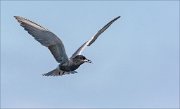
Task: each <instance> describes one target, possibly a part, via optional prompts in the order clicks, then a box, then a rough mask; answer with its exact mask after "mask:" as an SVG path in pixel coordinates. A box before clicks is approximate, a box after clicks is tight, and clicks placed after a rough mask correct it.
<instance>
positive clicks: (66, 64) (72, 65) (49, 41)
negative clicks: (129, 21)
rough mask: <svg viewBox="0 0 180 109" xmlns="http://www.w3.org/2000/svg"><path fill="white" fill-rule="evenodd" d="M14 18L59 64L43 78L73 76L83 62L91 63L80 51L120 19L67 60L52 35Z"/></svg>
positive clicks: (42, 28) (26, 21)
mask: <svg viewBox="0 0 180 109" xmlns="http://www.w3.org/2000/svg"><path fill="white" fill-rule="evenodd" d="M14 17H15V18H16V19H17V21H18V22H19V23H20V25H21V26H22V27H23V28H24V29H25V30H26V31H27V32H28V33H29V34H30V35H32V36H33V37H34V38H35V40H37V41H38V42H40V43H41V44H42V45H43V46H45V47H48V49H49V50H50V52H51V53H52V55H53V56H54V58H55V59H56V61H57V62H58V63H60V64H59V65H58V67H57V68H56V69H54V70H52V71H50V72H48V73H46V74H43V75H44V76H61V75H65V74H74V73H77V72H76V71H75V70H76V69H77V68H78V67H79V66H80V65H81V64H83V63H85V62H88V63H91V61H90V60H88V59H87V58H86V57H85V56H83V55H81V53H82V51H83V50H84V49H85V48H86V47H87V46H90V45H91V44H92V43H93V42H94V41H95V40H96V39H97V38H98V37H99V36H100V35H101V34H102V33H103V32H104V31H105V30H106V29H107V28H108V27H109V26H110V25H111V24H112V23H113V22H114V21H116V20H117V19H119V18H120V16H118V17H116V18H114V19H113V20H111V21H110V22H109V23H107V24H106V25H105V26H104V27H103V28H102V29H100V30H99V31H98V32H97V33H96V34H95V35H94V36H93V37H92V38H91V39H90V40H88V41H86V42H85V43H84V44H83V45H81V46H80V47H79V48H78V49H77V50H76V51H75V52H74V54H73V55H72V56H71V57H70V58H68V56H67V54H66V51H65V47H64V45H63V43H62V41H61V40H60V39H59V38H58V37H57V36H56V35H55V34H54V33H52V32H51V31H49V30H48V29H46V28H44V27H42V26H40V25H39V24H37V23H35V22H32V21H30V20H28V19H25V18H23V17H20V16H14Z"/></svg>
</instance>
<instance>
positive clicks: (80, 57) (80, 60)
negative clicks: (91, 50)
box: [73, 55, 92, 64]
mask: <svg viewBox="0 0 180 109" xmlns="http://www.w3.org/2000/svg"><path fill="white" fill-rule="evenodd" d="M73 61H75V62H77V63H80V64H83V63H85V62H87V63H92V61H91V60H89V59H87V58H86V57H85V56H83V55H77V56H76V57H74V58H73Z"/></svg>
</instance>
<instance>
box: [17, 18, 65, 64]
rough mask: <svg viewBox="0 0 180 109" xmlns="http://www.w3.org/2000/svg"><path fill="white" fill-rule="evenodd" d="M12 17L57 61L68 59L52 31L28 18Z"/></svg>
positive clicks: (62, 46) (61, 44) (60, 42)
mask: <svg viewBox="0 0 180 109" xmlns="http://www.w3.org/2000/svg"><path fill="white" fill-rule="evenodd" d="M14 17H15V18H16V19H17V21H18V22H19V23H20V25H21V26H22V27H23V28H24V29H25V30H26V31H27V32H28V33H29V34H30V35H32V36H33V37H34V38H35V40H37V41H38V42H39V43H41V44H42V45H43V46H46V47H48V48H49V50H50V51H51V53H52V55H53V56H54V58H55V59H56V61H57V62H59V63H61V62H62V61H66V60H68V57H67V55H66V51H65V48H64V45H63V43H62V41H61V40H60V39H59V38H58V37H57V36H56V35H55V34H54V33H52V32H51V31H49V30H48V29H46V28H44V27H42V26H41V25H39V24H37V23H35V22H32V21H30V20H28V19H25V18H23V17H20V16H14Z"/></svg>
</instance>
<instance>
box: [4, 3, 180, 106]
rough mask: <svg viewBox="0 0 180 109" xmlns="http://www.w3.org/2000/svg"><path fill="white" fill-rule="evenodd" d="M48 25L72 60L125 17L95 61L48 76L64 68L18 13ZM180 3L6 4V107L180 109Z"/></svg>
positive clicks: (92, 54)
mask: <svg viewBox="0 0 180 109" xmlns="http://www.w3.org/2000/svg"><path fill="white" fill-rule="evenodd" d="M15 15H16V16H17V15H18V16H23V17H26V18H28V19H30V20H32V21H35V22H37V23H39V24H40V25H43V26H44V27H46V28H48V29H49V30H51V31H52V32H54V33H55V34H56V35H58V37H59V38H61V40H62V41H63V43H64V45H65V48H66V52H67V54H68V56H71V55H72V53H73V52H74V51H75V50H76V49H77V48H78V47H79V46H80V45H81V44H82V43H84V41H86V40H88V39H89V38H91V36H92V35H94V34H95V33H96V32H97V31H98V30H99V29H100V28H102V27H103V26H104V25H105V24H106V23H107V22H109V21H110V20H111V19H113V18H114V17H117V16H122V17H121V18H120V19H118V20H117V21H116V22H115V23H114V24H113V25H112V26H111V27H110V28H109V29H108V30H107V31H105V32H104V33H103V34H102V35H101V36H100V37H99V39H98V40H97V41H96V42H95V43H94V44H93V45H92V46H90V47H88V48H87V49H86V50H85V51H84V52H83V55H85V56H86V57H87V58H89V59H91V60H92V61H93V64H84V65H82V66H81V67H80V68H79V69H78V70H77V71H78V73H77V74H74V75H65V76H62V77H44V76H42V75H41V74H43V73H46V72H48V71H50V70H52V69H54V68H55V67H56V66H57V65H58V63H56V61H55V59H54V58H53V56H52V55H51V54H50V52H49V51H48V49H47V48H45V47H43V46H41V45H40V44H39V43H38V42H36V41H35V40H34V39H33V38H32V37H31V36H30V35H29V34H28V33H27V32H26V31H24V30H23V28H22V27H20V26H19V24H18V23H17V21H16V20H15V19H14V17H13V16H15ZM179 23H180V22H179V1H87V2H83V1H74V2H73V1H68V2H66V1H29V2H27V1H26V2H24V1H14V2H13V1H1V107H2V108H35V107H36V108H38V107H39V108H63V107H78V108H80V107H91V108H92V107H103V108H104V107H106V108H112V107H118V108H125V107H126V108H178V107H179V104H178V103H179Z"/></svg>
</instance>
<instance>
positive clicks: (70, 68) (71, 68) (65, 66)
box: [59, 65, 79, 72]
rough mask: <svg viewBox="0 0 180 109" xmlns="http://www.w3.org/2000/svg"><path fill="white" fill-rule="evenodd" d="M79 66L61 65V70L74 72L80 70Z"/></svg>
mask: <svg viewBox="0 0 180 109" xmlns="http://www.w3.org/2000/svg"><path fill="white" fill-rule="evenodd" d="M78 67H79V66H75V65H59V69H61V70H63V71H66V72H69V71H74V70H76V69H77V68H78Z"/></svg>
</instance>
